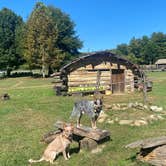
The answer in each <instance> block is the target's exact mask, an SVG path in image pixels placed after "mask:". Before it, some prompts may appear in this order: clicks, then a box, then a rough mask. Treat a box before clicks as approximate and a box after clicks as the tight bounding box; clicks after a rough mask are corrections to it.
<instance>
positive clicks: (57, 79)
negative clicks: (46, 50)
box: [53, 72, 68, 96]
mask: <svg viewBox="0 0 166 166" xmlns="http://www.w3.org/2000/svg"><path fill="white" fill-rule="evenodd" d="M67 82H68V80H67V76H66V75H65V74H62V73H60V72H58V73H55V74H54V81H53V83H55V86H54V89H55V93H56V95H57V96H59V95H63V96H65V95H67V91H68V86H67Z"/></svg>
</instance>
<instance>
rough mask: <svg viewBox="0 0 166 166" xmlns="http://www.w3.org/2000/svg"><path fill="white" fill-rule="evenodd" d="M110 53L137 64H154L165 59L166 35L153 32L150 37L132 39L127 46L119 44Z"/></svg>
mask: <svg viewBox="0 0 166 166" xmlns="http://www.w3.org/2000/svg"><path fill="white" fill-rule="evenodd" d="M112 51H113V52H115V53H116V54H119V55H121V56H125V57H126V58H127V59H129V60H130V61H132V62H134V63H137V64H147V65H148V64H154V63H155V61H156V60H157V59H161V58H166V34H164V33H162V32H154V33H152V35H151V36H150V37H148V36H143V37H142V38H138V39H136V38H132V39H131V40H130V42H129V44H120V45H118V46H117V48H116V49H114V50H112Z"/></svg>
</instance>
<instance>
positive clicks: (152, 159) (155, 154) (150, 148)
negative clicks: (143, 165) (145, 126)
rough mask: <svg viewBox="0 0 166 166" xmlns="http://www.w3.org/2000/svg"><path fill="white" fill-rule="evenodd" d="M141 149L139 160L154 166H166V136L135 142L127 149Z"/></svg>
mask: <svg viewBox="0 0 166 166" xmlns="http://www.w3.org/2000/svg"><path fill="white" fill-rule="evenodd" d="M137 147H139V148H140V151H139V153H138V155H137V159H138V160H141V161H142V162H147V163H149V164H152V165H154V166H166V136H163V137H157V138H152V139H145V140H140V141H136V142H133V143H131V144H129V145H127V146H126V148H137Z"/></svg>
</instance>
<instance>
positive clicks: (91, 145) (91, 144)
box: [79, 138, 97, 151]
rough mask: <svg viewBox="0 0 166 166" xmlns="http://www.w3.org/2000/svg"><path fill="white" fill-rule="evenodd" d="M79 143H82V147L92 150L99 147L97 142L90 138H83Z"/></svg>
mask: <svg viewBox="0 0 166 166" xmlns="http://www.w3.org/2000/svg"><path fill="white" fill-rule="evenodd" d="M79 144H80V149H85V150H90V151H91V150H93V149H96V148H97V142H96V141H95V140H93V139H90V138H83V139H82V140H80V142H79Z"/></svg>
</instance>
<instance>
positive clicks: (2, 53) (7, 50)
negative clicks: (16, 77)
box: [0, 8, 23, 76]
mask: <svg viewBox="0 0 166 166" xmlns="http://www.w3.org/2000/svg"><path fill="white" fill-rule="evenodd" d="M22 24H23V20H22V18H21V17H20V16H17V15H16V14H15V13H14V12H12V11H11V10H9V9H7V8H3V9H2V10H1V11H0V69H1V70H6V71H7V75H8V76H9V75H10V72H11V70H13V69H16V68H17V67H18V66H19V65H20V64H21V63H22V62H23V60H22V57H21V55H20V54H19V53H18V52H17V51H16V50H17V45H16V36H17V34H16V31H17V29H19V28H20V26H21V25H22Z"/></svg>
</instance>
